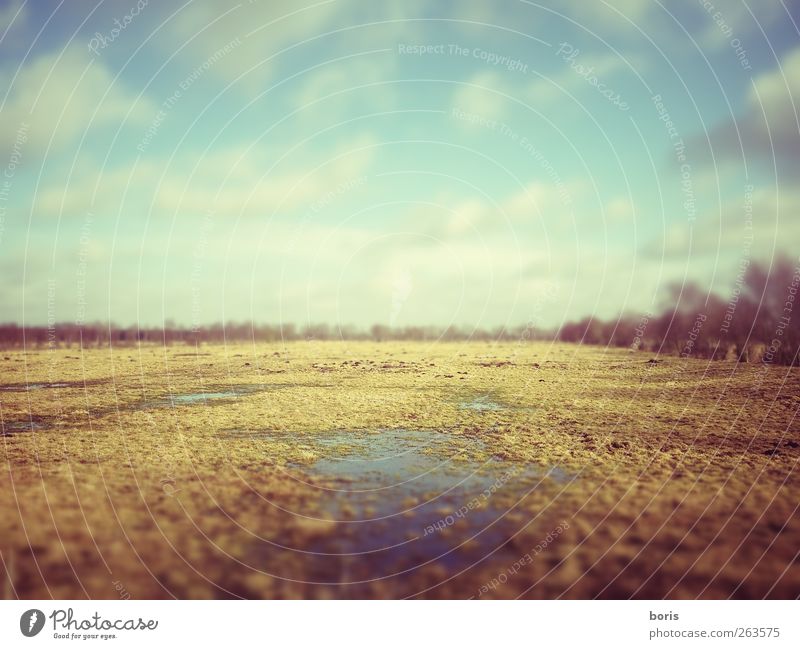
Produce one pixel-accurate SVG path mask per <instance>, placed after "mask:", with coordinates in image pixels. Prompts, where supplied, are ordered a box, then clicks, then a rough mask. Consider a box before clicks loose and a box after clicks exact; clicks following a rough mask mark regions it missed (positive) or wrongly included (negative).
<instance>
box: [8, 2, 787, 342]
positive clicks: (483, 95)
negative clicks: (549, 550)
mask: <svg viewBox="0 0 800 649" xmlns="http://www.w3.org/2000/svg"><path fill="white" fill-rule="evenodd" d="M799 9H800V8H799V7H798V3H796V2H793V3H789V2H787V1H786V0H783V2H781V1H780V0H776V1H774V2H758V3H757V2H754V1H753V0H749V2H744V1H740V0H713V2H712V1H709V0H676V1H674V2H668V3H667V2H663V3H662V2H658V1H652V0H648V1H646V0H618V1H614V2H611V1H608V2H600V1H599V2H592V3H587V2H583V1H580V0H560V1H558V2H555V1H543V2H540V3H536V2H523V1H513V0H500V1H497V2H491V3H490V2H478V1H476V0H462V1H460V2H446V1H442V2H422V1H418V0H408V1H404V2H383V3H376V2H368V1H366V0H358V1H354V0H322V1H312V2H308V0H300V1H299V2H298V1H295V2H287V1H284V0H274V1H273V0H270V1H267V0H255V1H253V2H248V1H245V2H241V3H222V2H211V1H208V0H202V1H201V0H194V1H189V2H185V3H184V2H169V1H165V2H157V3H156V2H153V1H150V2H148V1H146V0H138V2H136V1H134V0H120V1H105V2H98V3H95V2H60V3H59V2H55V1H53V2H44V1H30V0H28V1H25V2H23V1H21V0H19V1H16V2H15V1H12V2H7V1H6V2H0V59H1V60H2V64H0V77H2V82H0V126H1V127H2V128H0V168H2V172H0V173H2V177H0V321H3V322H17V323H23V324H28V325H35V324H46V323H48V322H67V323H68V322H72V323H78V324H80V323H85V322H94V321H102V322H108V321H112V322H115V323H117V324H121V325H130V324H136V323H138V324H139V325H140V326H161V325H163V323H165V322H167V321H171V322H175V323H178V324H181V325H184V326H201V325H204V324H210V323H216V322H223V321H224V322H229V321H237V322H250V321H252V322H257V323H289V322H291V323H296V324H298V325H300V326H302V325H305V324H308V323H328V324H331V325H354V326H356V327H368V326H370V325H372V324H384V325H390V326H397V327H403V326H409V325H434V326H440V327H444V326H447V325H457V326H460V327H466V328H471V327H480V328H494V327H500V326H521V325H525V324H526V323H527V324H529V325H533V326H536V327H545V328H547V327H556V326H558V325H559V324H560V323H562V322H565V321H569V320H574V319H577V318H582V317H586V316H594V317H598V318H616V317H618V316H619V315H620V314H623V313H625V314H631V315H633V316H636V315H642V314H646V313H648V312H655V311H657V310H658V309H660V308H662V307H663V306H664V305H665V300H666V299H669V297H668V296H669V295H670V287H671V286H673V285H679V286H680V285H685V284H686V283H688V282H696V283H698V284H700V285H701V286H702V287H703V288H704V290H708V291H710V292H713V293H716V294H718V295H721V296H726V295H729V294H730V293H731V291H732V290H733V289H734V287H735V282H736V279H737V273H738V270H739V268H740V267H741V266H742V264H746V263H752V262H754V261H760V262H763V263H766V264H769V263H771V261H773V260H775V259H776V258H777V257H778V256H780V255H785V256H788V257H789V258H791V259H792V260H793V261H795V262H796V261H797V258H798V254H800V221H799V220H798V215H799V214H800V212H798V209H799V208H800V185H798V183H797V182H796V178H797V172H798V166H800V165H798V164H797V163H798V161H800V155H799V154H800V127H799V122H798V114H797V110H796V108H797V106H798V103H800V31H798V24H800V10H799Z"/></svg>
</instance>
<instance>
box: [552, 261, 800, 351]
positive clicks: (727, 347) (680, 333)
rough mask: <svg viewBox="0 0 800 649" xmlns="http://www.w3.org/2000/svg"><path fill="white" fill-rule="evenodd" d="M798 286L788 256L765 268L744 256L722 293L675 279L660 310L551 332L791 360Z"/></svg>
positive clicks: (798, 331)
mask: <svg viewBox="0 0 800 649" xmlns="http://www.w3.org/2000/svg"><path fill="white" fill-rule="evenodd" d="M799 288H800V267H798V265H796V264H793V263H792V262H790V261H789V260H787V259H785V258H780V259H778V260H777V261H776V262H775V263H774V264H773V265H772V268H771V269H768V268H766V267H764V266H762V265H760V264H757V263H749V262H747V261H746V260H744V261H742V262H741V264H740V269H739V273H738V274H737V277H736V281H735V283H734V286H733V288H732V289H731V291H730V293H729V294H728V295H727V296H719V295H716V294H713V293H708V292H705V291H703V290H701V289H700V287H698V286H697V285H696V284H688V285H684V286H682V287H681V286H673V287H671V288H670V291H669V295H668V299H667V304H666V305H665V306H663V307H662V309H660V310H659V312H658V313H645V314H641V315H639V316H624V317H621V318H619V319H618V320H616V321H600V320H596V319H594V318H585V319H583V320H581V321H579V322H572V323H569V324H566V325H564V326H562V327H561V328H560V329H559V331H558V334H557V335H558V339H559V340H562V341H564V342H580V343H585V344H595V345H607V346H614V347H629V348H630V349H642V350H647V351H651V352H654V353H666V354H675V355H680V356H685V357H690V356H691V357H699V358H711V359H728V360H739V361H746V362H767V363H776V364H780V365H797V364H798V348H800V300H798V297H797V293H798V289H799ZM796 301H797V302H798V303H797V304H796V303H795V302H796Z"/></svg>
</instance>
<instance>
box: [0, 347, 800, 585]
mask: <svg viewBox="0 0 800 649" xmlns="http://www.w3.org/2000/svg"><path fill="white" fill-rule="evenodd" d="M798 406H800V372H798V370H796V369H788V368H782V367H772V366H766V365H761V364H749V365H748V364H739V365H737V364H736V363H733V362H719V361H716V362H706V361H701V360H694V359H680V358H674V357H661V358H659V359H658V360H657V361H656V360H655V359H651V356H650V355H648V354H642V353H636V352H629V351H627V350H604V349H601V348H591V347H585V346H583V347H581V346H570V345H564V344H555V345H551V344H545V343H529V342H524V343H523V342H520V343H519V344H513V343H508V344H488V343H487V344H483V343H429V344H426V343H401V342H384V343H375V342H313V341H312V342H297V343H287V344H285V345H284V344H280V345H279V344H275V345H266V344H264V345H261V344H259V345H255V346H254V345H245V344H242V345H227V346H222V345H219V346H203V347H200V348H194V347H191V346H183V345H181V346H171V347H166V348H164V347H155V346H150V347H141V348H138V347H130V348H124V347H123V348H115V349H113V350H109V349H83V350H81V349H76V348H72V349H56V350H47V349H41V350H27V351H20V350H10V351H6V352H0V419H1V420H2V437H0V443H2V449H3V458H4V467H3V472H2V477H0V558H2V565H0V571H2V575H1V576H2V580H0V584H1V587H2V592H3V593H4V595H5V596H6V597H15V596H17V597H23V598H48V597H59V598H84V597H91V598H111V599H113V598H117V597H123V598H128V597H130V598H142V599H143V598H165V597H179V598H230V597H247V598H286V597H289V598H298V597H305V598H343V597H344V598H353V597H355V598H401V597H425V598H515V597H528V598H556V597H564V598H587V597H605V598H622V597H639V598H662V597H674V598H696V597H707V598H712V597H714V598H719V597H742V598H745V597H747V598H754V597H776V598H777V597H781V598H787V597H791V598H794V597H798V596H800V562H798V552H800V546H799V545H798V539H800V516H798V511H797V510H798V503H799V502H800V479H799V476H798V458H800V432H799V431H800V427H799V426H798V422H797V411H798Z"/></svg>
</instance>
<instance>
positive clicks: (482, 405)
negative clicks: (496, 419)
mask: <svg viewBox="0 0 800 649" xmlns="http://www.w3.org/2000/svg"><path fill="white" fill-rule="evenodd" d="M458 407H459V408H462V409H464V410H477V411H479V412H489V411H497V410H503V406H501V405H500V404H499V403H497V402H496V401H492V399H491V398H490V397H489V395H488V394H485V395H482V396H479V397H475V398H474V399H473V400H472V401H462V402H461V403H460V404H458Z"/></svg>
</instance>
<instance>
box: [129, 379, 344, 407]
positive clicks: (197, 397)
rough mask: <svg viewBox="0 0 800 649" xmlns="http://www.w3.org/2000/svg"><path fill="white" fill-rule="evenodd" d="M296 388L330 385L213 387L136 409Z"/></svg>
mask: <svg viewBox="0 0 800 649" xmlns="http://www.w3.org/2000/svg"><path fill="white" fill-rule="evenodd" d="M297 387H313V388H327V387H333V386H332V385H321V384H317V383H308V384H299V383H258V384H244V385H215V386H210V387H209V388H208V389H207V390H206V391H202V392H189V393H186V394H170V395H167V396H166V397H161V398H158V399H147V400H145V401H141V402H139V403H138V404H136V408H138V409H142V410H147V409H150V408H174V407H176V406H191V405H197V404H200V405H210V404H211V403H214V402H219V403H227V402H230V401H235V400H236V399H240V398H242V397H246V396H248V395H251V394H256V393H259V392H269V391H272V390H283V389H290V388H297Z"/></svg>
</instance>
